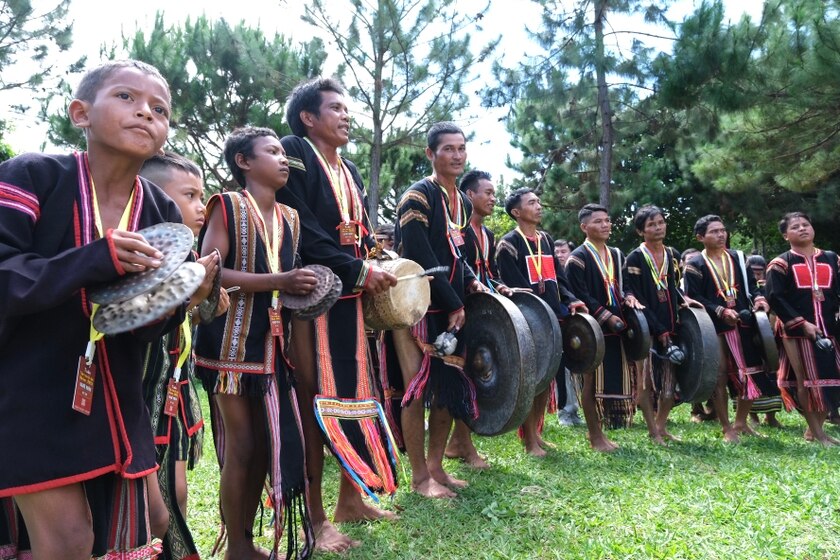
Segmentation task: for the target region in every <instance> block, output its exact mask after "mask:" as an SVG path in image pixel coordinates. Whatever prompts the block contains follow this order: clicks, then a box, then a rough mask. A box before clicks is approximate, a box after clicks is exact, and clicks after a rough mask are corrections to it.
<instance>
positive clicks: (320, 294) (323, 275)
mask: <svg viewBox="0 0 840 560" xmlns="http://www.w3.org/2000/svg"><path fill="white" fill-rule="evenodd" d="M303 268H305V269H306V270H311V271H312V272H314V273H315V275H316V276H318V283H317V284H315V288H314V289H313V290H312V291H311V292H309V293H308V294H305V295H302V296H299V295H295V294H289V293H286V292H280V296H279V298H280V301H281V302H282V303H283V307H286V308H288V309H305V308H307V307H313V306H315V305H316V304H317V303H318V302H320V301H321V300H322V299H324V298H325V297H327V295H329V294H330V293H331V292H332V290H333V283H334V279H335V278H337V276H336V275H335V274H333V271H332V270H330V269H329V268H328V267H326V266H323V265H320V264H308V265H306V266H304V267H303Z"/></svg>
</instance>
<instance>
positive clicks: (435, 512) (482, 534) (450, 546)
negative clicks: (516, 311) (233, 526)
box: [189, 392, 840, 560]
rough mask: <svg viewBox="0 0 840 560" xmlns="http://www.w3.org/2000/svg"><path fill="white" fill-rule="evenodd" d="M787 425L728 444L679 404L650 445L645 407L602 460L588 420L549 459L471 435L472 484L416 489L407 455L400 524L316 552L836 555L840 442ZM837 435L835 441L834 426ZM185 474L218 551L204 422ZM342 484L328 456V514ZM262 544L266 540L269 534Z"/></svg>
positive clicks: (555, 438)
mask: <svg viewBox="0 0 840 560" xmlns="http://www.w3.org/2000/svg"><path fill="white" fill-rule="evenodd" d="M201 396H202V398H205V418H206V417H207V416H206V396H205V395H204V393H203V392H201ZM779 419H780V420H781V422H782V424H783V425H784V427H783V428H782V429H772V428H761V431H762V432H763V433H765V434H767V435H768V436H769V437H767V438H764V439H758V438H747V437H745V438H743V443H742V444H741V445H728V444H725V443H723V440H722V437H721V433H720V428H719V426H718V425H717V424H713V423H704V424H702V425H698V424H694V423H692V422H691V421H690V420H689V407H688V406H686V405H683V406H680V407H677V409H675V410H674V412H673V413H672V423H671V425H670V430H671V432H672V433H674V434H675V435H677V436H679V437H681V438H682V442H679V443H672V444H671V445H670V446H669V447H667V448H661V447H657V446H655V445H653V444H651V443H650V441H649V440H648V438H647V431H646V429H645V428H644V423H643V421H642V418H641V414H637V416H636V425H635V426H634V427H633V428H632V429H629V430H617V431H611V432H609V435H610V438H611V439H613V441H615V442H616V443H618V444H619V445H620V446H621V449H620V450H619V451H617V452H616V453H613V454H611V455H602V454H598V453H595V452H592V451H591V450H590V449H589V447H588V445H587V444H586V440H585V439H584V434H585V431H584V429H583V428H560V427H559V426H558V425H557V421H556V418H553V417H550V418H548V419H547V422H546V430H545V433H544V436H543V437H544V439H545V440H546V441H548V442H551V443H554V444H556V446H557V448H556V449H555V450H552V451H551V452H550V453H549V455H548V457H546V458H544V459H533V458H530V457H528V456H526V455H525V454H524V453H523V452H522V448H521V446H520V444H519V441H518V439H517V437H516V434H515V433H509V434H505V435H502V436H498V437H495V438H475V441H476V445H477V447H478V448H479V451H480V453H482V455H484V456H486V457H487V458H488V460H489V462H490V463H491V464H492V468H491V469H490V470H488V471H483V472H476V471H471V470H470V469H468V468H466V467H465V466H464V465H462V464H461V463H459V462H456V461H449V462H448V463H447V467H448V469H449V470H450V471H451V472H452V473H453V474H454V475H455V476H457V477H459V478H464V479H467V480H469V482H470V486H469V488H466V489H465V490H462V491H461V492H460V495H459V497H458V498H457V499H453V500H427V499H423V498H420V497H417V496H416V495H413V494H412V493H410V492H409V491H407V488H408V487H409V480H408V475H407V474H406V473H407V472H408V469H407V461H408V459H407V458H405V457H403V458H402V460H403V461H404V466H403V472H404V474H403V477H402V479H401V482H400V484H401V487H400V490H399V492H398V493H397V495H396V498H395V500H394V501H395V505H398V506H399V507H400V508H403V511H402V512H401V513H400V516H401V517H400V520H399V521H397V522H393V523H388V522H378V523H365V524H353V525H343V526H341V529H342V530H343V531H345V532H346V533H348V534H349V535H351V536H352V537H353V538H356V539H359V540H361V541H363V542H362V546H361V547H359V548H357V549H354V550H352V551H350V552H348V553H346V554H343V555H331V554H318V555H317V557H318V558H324V559H330V558H342V559H347V560H355V559H362V558H365V559H367V558H376V559H379V558H388V559H396V558H406V559H408V558H411V559H414V558H433V559H437V558H465V559H478V558H493V559H496V558H500V559H501V558H511V559H513V558H516V559H530V558H540V559H543V558H546V559H549V558H585V559H606V558H609V559H625V558H668V559H671V558H680V559H681V558H702V559H727V560H729V559H775V558H790V559H835V558H840V468H839V467H840V448H835V449H824V448H822V447H820V446H818V445H816V444H812V443H807V442H805V440H804V439H803V438H802V433H803V430H804V428H805V425H804V421H803V420H802V419H801V417H800V416H799V415H797V414H785V413H782V414H780V415H779ZM828 431H829V433H830V434H831V435H834V436H835V437H837V436H840V430H838V429H837V428H835V427H830V428H828ZM189 476H190V506H189V514H190V519H189V522H190V525H191V528H192V530H193V534H194V536H195V538H196V541H197V543H198V545H199V551H200V552H201V554H202V557H208V558H209V553H210V549H211V548H212V545H213V542H214V540H215V538H216V535H217V533H218V506H217V499H218V498H217V496H218V469H217V466H216V462H215V454H214V451H213V444H212V439H211V437H210V431H209V422H208V428H207V435H206V439H205V453H204V457H203V459H202V461H201V463H200V464H199V465H198V467H197V468H196V470H194V471H192V472H191V473H190V475H189ZM337 480H338V469H337V468H336V466H335V461H332V460H328V462H327V472H326V474H325V499H326V500H327V506H328V511H331V510H332V507H333V506H334V503H335V495H336V488H337V484H336V482H337ZM386 507H388V508H391V507H393V506H392V505H390V504H386ZM268 516H269V514H268V513H267V512H266V513H265V518H264V520H265V525H267V524H268V518H269V517H268ZM258 530H259V529H256V531H258ZM259 542H261V543H263V544H264V545H266V544H267V543H268V542H269V538H268V536H267V535H265V534H264V535H263V537H261V538H260V539H259Z"/></svg>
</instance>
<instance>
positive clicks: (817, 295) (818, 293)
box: [814, 288, 825, 302]
mask: <svg viewBox="0 0 840 560" xmlns="http://www.w3.org/2000/svg"><path fill="white" fill-rule="evenodd" d="M814 301H818V302H823V301H825V294H824V293H823V291H822V290H821V289H820V288H817V289H815V290H814Z"/></svg>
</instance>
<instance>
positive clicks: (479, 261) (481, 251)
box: [470, 224, 493, 285]
mask: <svg viewBox="0 0 840 560" xmlns="http://www.w3.org/2000/svg"><path fill="white" fill-rule="evenodd" d="M470 227H472V228H473V232H475V238H476V240H477V241H478V251H476V258H475V267H476V268H477V269H478V271H479V273H480V272H481V271H482V270H483V271H484V275H485V277H486V279H487V283H488V285H489V284H490V279H491V278H493V273H492V272H491V271H490V240H489V239H488V238H487V232H486V231H484V226H482V225H480V224H479V226H478V231H477V232H476V231H475V227H473V226H470ZM479 280H480V278H479Z"/></svg>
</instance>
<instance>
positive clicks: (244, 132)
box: [225, 126, 279, 188]
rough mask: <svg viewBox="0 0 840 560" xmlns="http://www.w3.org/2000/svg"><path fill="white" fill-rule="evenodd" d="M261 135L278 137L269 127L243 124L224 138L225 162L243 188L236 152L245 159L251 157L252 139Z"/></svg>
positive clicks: (243, 178) (252, 151) (243, 182)
mask: <svg viewBox="0 0 840 560" xmlns="http://www.w3.org/2000/svg"><path fill="white" fill-rule="evenodd" d="M263 136H273V137H274V138H278V136H277V133H276V132H274V131H273V130H271V129H270V128H264V127H258V126H243V127H240V128H237V129H234V131H233V132H231V133H230V134H229V135H228V137H227V139H226V140H225V162H227V164H228V168H229V169H230V172H231V174H232V175H233V178H234V179H235V180H236V182H237V183H238V184H239V186H240V187H242V188H245V172H243V171H242V168H241V167H239V165H237V164H236V154H242V155H243V156H245V158H246V159H250V158H253V157H254V140H256V139H257V138H262V137H263ZM278 140H279V138H278Z"/></svg>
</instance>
